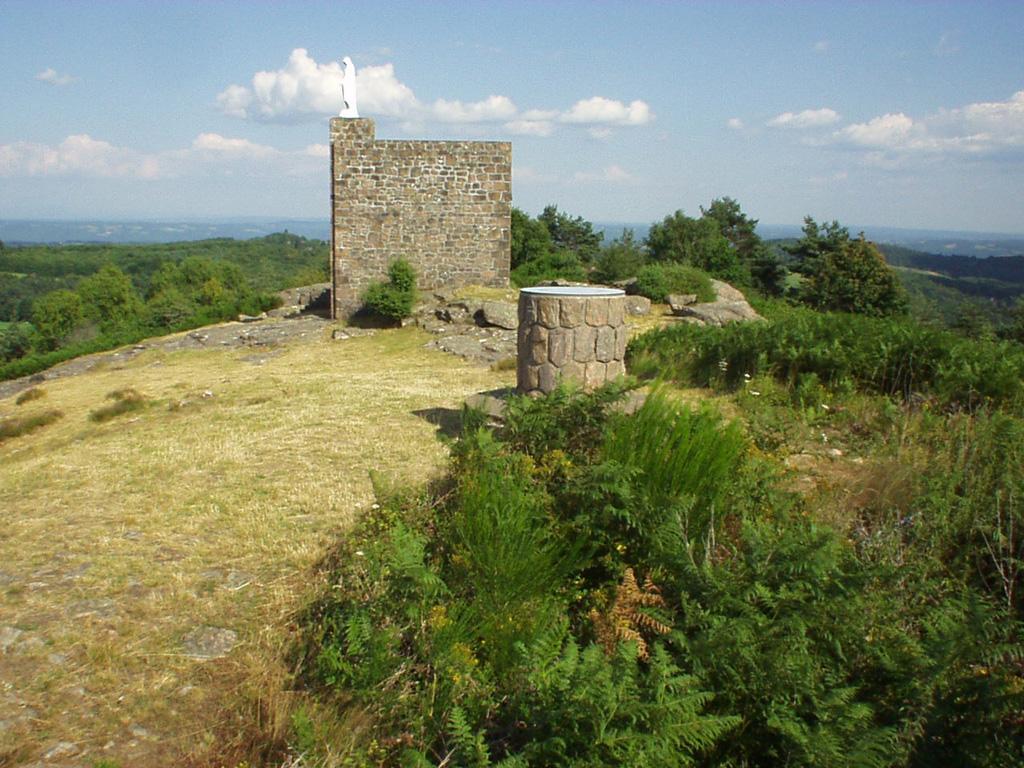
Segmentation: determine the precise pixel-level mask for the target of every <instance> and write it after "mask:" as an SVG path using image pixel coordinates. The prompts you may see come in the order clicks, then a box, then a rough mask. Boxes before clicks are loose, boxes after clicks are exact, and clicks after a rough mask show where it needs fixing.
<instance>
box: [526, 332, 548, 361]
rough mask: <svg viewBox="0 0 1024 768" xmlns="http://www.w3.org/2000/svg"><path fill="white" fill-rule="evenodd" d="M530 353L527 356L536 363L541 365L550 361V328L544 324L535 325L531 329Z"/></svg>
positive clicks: (528, 342)
mask: <svg viewBox="0 0 1024 768" xmlns="http://www.w3.org/2000/svg"><path fill="white" fill-rule="evenodd" d="M527 345H528V349H529V354H527V358H528V359H529V361H530V362H531V363H532V364H534V365H540V364H541V363H546V362H547V361H548V329H547V328H545V327H544V326H542V325H535V326H533V328H532V329H530V337H529V339H528V340H527Z"/></svg>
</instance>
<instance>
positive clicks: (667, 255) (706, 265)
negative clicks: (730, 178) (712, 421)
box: [512, 197, 907, 316]
mask: <svg viewBox="0 0 1024 768" xmlns="http://www.w3.org/2000/svg"><path fill="white" fill-rule="evenodd" d="M700 210H701V213H700V216H697V217H694V216H688V215H686V214H685V213H684V212H683V211H676V212H675V213H673V214H671V215H669V216H666V217H665V218H664V219H663V220H662V221H660V222H657V223H655V224H653V225H652V226H651V228H650V231H649V233H648V235H647V237H646V238H645V239H644V240H643V241H642V242H639V241H637V239H636V238H635V236H634V234H633V232H632V231H630V230H627V231H626V232H624V233H623V235H622V237H620V238H617V239H615V240H613V241H612V242H611V243H608V244H603V243H602V240H603V235H602V233H600V232H594V230H593V225H592V224H591V223H590V222H588V221H585V220H584V219H582V218H581V217H579V216H576V217H573V216H570V215H568V214H566V213H564V212H562V211H559V210H558V208H557V206H554V205H549V206H547V207H546V208H545V209H544V211H543V212H542V213H541V214H540V215H539V216H537V217H536V218H531V217H530V216H528V215H527V214H526V213H524V212H522V211H520V210H518V209H514V210H513V212H512V278H513V281H514V282H515V283H516V284H518V285H520V286H523V285H529V284H533V283H536V282H539V281H542V280H548V279H553V278H561V279H567V280H586V279H590V280H595V281H598V282H604V283H616V282H622V281H627V280H630V279H631V278H637V279H638V283H639V285H640V286H641V287H643V286H645V285H648V284H650V285H652V286H653V291H654V293H653V295H650V296H649V297H648V298H651V299H653V300H655V301H663V300H664V298H665V297H664V295H659V293H658V292H659V291H660V289H661V288H663V287H665V288H667V289H668V291H669V292H670V293H671V292H675V291H674V290H673V289H674V288H676V287H677V286H676V283H679V282H681V278H680V279H676V278H677V276H679V275H684V274H685V273H683V272H680V271H679V269H678V268H679V267H681V266H685V267H690V268H693V269H698V270H701V271H703V272H705V273H707V274H708V275H710V276H711V277H714V278H718V279H720V280H724V281H726V282H728V283H730V284H732V285H735V286H738V287H740V288H753V289H755V290H756V291H758V292H759V293H761V294H762V295H765V296H783V295H787V296H789V297H791V298H794V299H796V300H798V301H800V302H803V303H805V304H808V305H810V306H813V307H815V308H817V309H825V310H836V311H845V312H857V313H861V314H869V315H879V316H884V315H893V314H901V313H903V312H905V311H906V309H907V296H906V293H905V291H904V290H903V289H902V287H901V285H900V282H899V278H898V277H897V275H896V274H895V273H894V272H893V271H892V269H890V268H889V266H888V265H887V264H886V262H885V259H884V257H883V256H882V254H881V253H880V252H879V250H878V248H876V247H875V245H874V244H873V243H871V242H869V241H868V240H866V239H865V238H864V236H863V234H861V235H860V236H859V237H851V235H850V232H849V230H848V229H847V228H846V227H844V226H842V225H841V224H839V223H838V222H836V221H833V222H831V223H825V224H818V222H816V221H815V220H814V219H813V218H811V217H807V218H806V219H805V220H804V228H803V235H804V236H803V238H801V239H800V240H799V241H797V242H796V243H794V244H791V245H789V246H786V247H785V248H779V247H776V246H775V245H773V244H771V243H767V242H765V241H764V240H762V238H761V237H760V236H759V235H758V234H757V231H756V227H757V220H756V219H752V218H750V217H749V216H748V215H747V214H746V213H744V212H743V210H742V208H741V207H740V204H739V203H738V202H737V201H736V200H734V199H732V198H730V197H721V198H717V199H715V200H712V201H711V203H710V204H709V205H708V206H707V207H706V208H704V207H701V209H700Z"/></svg>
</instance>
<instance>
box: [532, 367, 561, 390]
mask: <svg viewBox="0 0 1024 768" xmlns="http://www.w3.org/2000/svg"><path fill="white" fill-rule="evenodd" d="M557 377H558V369H557V368H556V367H555V366H553V365H552V364H551V363H544V365H542V366H540V367H539V368H538V369H537V386H539V387H540V389H541V391H543V392H550V391H551V390H553V389H554V388H555V383H556V382H557V380H558V378H557Z"/></svg>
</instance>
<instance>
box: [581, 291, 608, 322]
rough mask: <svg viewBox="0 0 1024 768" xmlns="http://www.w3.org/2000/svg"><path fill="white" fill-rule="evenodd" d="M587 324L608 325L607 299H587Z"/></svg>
mask: <svg viewBox="0 0 1024 768" xmlns="http://www.w3.org/2000/svg"><path fill="white" fill-rule="evenodd" d="M586 319H587V325H592V326H595V327H600V326H602V325H608V299H605V298H596V299H587V315H586Z"/></svg>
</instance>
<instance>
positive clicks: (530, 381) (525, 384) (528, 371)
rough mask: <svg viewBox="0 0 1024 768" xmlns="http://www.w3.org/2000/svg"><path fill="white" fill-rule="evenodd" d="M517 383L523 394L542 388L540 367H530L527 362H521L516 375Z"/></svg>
mask: <svg viewBox="0 0 1024 768" xmlns="http://www.w3.org/2000/svg"><path fill="white" fill-rule="evenodd" d="M516 383H517V384H518V385H519V389H520V391H522V392H529V391H530V390H531V389H537V388H538V387H539V386H540V366H539V365H530V364H529V363H528V362H526V361H522V362H520V363H519V367H518V372H517V374H516Z"/></svg>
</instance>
